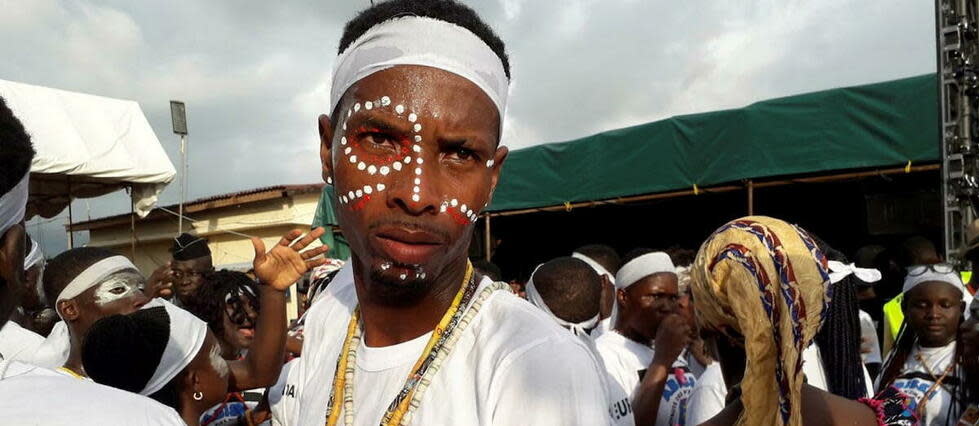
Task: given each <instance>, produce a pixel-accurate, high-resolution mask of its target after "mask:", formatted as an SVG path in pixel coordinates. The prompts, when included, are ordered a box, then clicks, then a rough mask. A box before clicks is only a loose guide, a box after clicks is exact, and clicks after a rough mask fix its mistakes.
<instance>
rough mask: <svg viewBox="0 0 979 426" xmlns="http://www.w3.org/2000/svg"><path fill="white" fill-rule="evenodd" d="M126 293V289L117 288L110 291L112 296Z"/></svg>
mask: <svg viewBox="0 0 979 426" xmlns="http://www.w3.org/2000/svg"><path fill="white" fill-rule="evenodd" d="M125 292H126V287H115V288H113V289H112V290H109V293H112V294H123V293H125Z"/></svg>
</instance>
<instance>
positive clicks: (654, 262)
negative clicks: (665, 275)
mask: <svg viewBox="0 0 979 426" xmlns="http://www.w3.org/2000/svg"><path fill="white" fill-rule="evenodd" d="M660 272H669V273H672V274H675V273H676V267H674V266H673V260H672V259H670V255H668V254H666V253H663V252H661V251H657V252H652V253H646V254H644V255H642V256H639V257H637V258H635V259H632V260H630V261H629V262H628V263H626V264H625V265H622V267H621V268H619V272H618V273H617V274H615V288H629V286H631V285H633V284H635V283H636V282H638V281H639V280H641V279H643V278H646V277H648V276H650V275H653V274H658V273H660Z"/></svg>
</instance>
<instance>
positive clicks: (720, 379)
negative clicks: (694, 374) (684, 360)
mask: <svg viewBox="0 0 979 426" xmlns="http://www.w3.org/2000/svg"><path fill="white" fill-rule="evenodd" d="M726 399H727V386H725V383H724V373H723V372H722V371H721V364H720V363H719V362H714V363H712V364H711V365H708V366H707V369H706V370H704V374H702V375H701V376H700V377H698V378H697V384H696V385H694V387H693V391H691V392H690V397H689V398H687V424H688V425H699V424H701V423H703V422H706V421H707V420H710V419H711V418H712V417H714V416H716V415H717V414H718V413H720V412H721V410H723V409H724V406H725V405H724V401H725V400H726Z"/></svg>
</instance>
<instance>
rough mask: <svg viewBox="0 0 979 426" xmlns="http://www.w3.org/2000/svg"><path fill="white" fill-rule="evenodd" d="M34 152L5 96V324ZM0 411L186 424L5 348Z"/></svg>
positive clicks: (0, 152)
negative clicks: (15, 356)
mask: <svg viewBox="0 0 979 426" xmlns="http://www.w3.org/2000/svg"><path fill="white" fill-rule="evenodd" d="M33 156H34V150H33V148H32V146H31V142H30V137H29V136H28V135H27V133H26V132H25V131H24V127H23V126H22V125H21V123H20V121H18V120H17V119H16V117H14V116H13V113H12V112H11V111H10V109H9V108H7V106H6V104H5V103H4V101H3V98H0V327H2V326H4V325H5V324H6V323H7V321H8V319H9V318H10V314H11V313H12V311H13V310H14V308H15V307H16V306H17V305H18V303H20V300H19V299H20V296H21V294H20V291H19V289H20V288H21V286H23V285H24V283H23V281H24V256H25V254H26V252H25V241H26V233H25V232H24V225H23V220H24V211H25V206H26V202H27V187H28V171H29V168H30V164H31V159H32V158H33ZM106 408H109V409H106ZM0 413H2V414H0V416H2V420H0V422H2V423H3V424H12V425H23V424H43V425H167V426H177V425H182V424H184V423H183V422H182V421H181V420H180V417H178V416H177V413H176V412H174V411H173V410H172V409H170V408H167V407H165V406H163V405H162V404H159V403H157V402H154V401H152V400H150V399H148V398H145V397H142V396H139V395H135V394H132V393H129V392H123V391H119V390H116V389H112V388H109V387H106V386H102V385H97V384H95V383H91V382H86V381H81V380H75V379H71V378H67V377H64V376H62V375H59V374H57V373H55V372H53V371H49V370H46V369H44V368H40V367H36V366H33V365H30V364H26V363H23V362H19V361H16V360H12V359H10V358H8V357H6V356H5V354H2V353H0Z"/></svg>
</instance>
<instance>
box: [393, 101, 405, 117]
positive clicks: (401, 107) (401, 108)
mask: <svg viewBox="0 0 979 426" xmlns="http://www.w3.org/2000/svg"><path fill="white" fill-rule="evenodd" d="M394 112H396V113H398V115H401V114H404V113H405V106H404V105H400V104H399V105H398V106H396V107H394Z"/></svg>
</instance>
